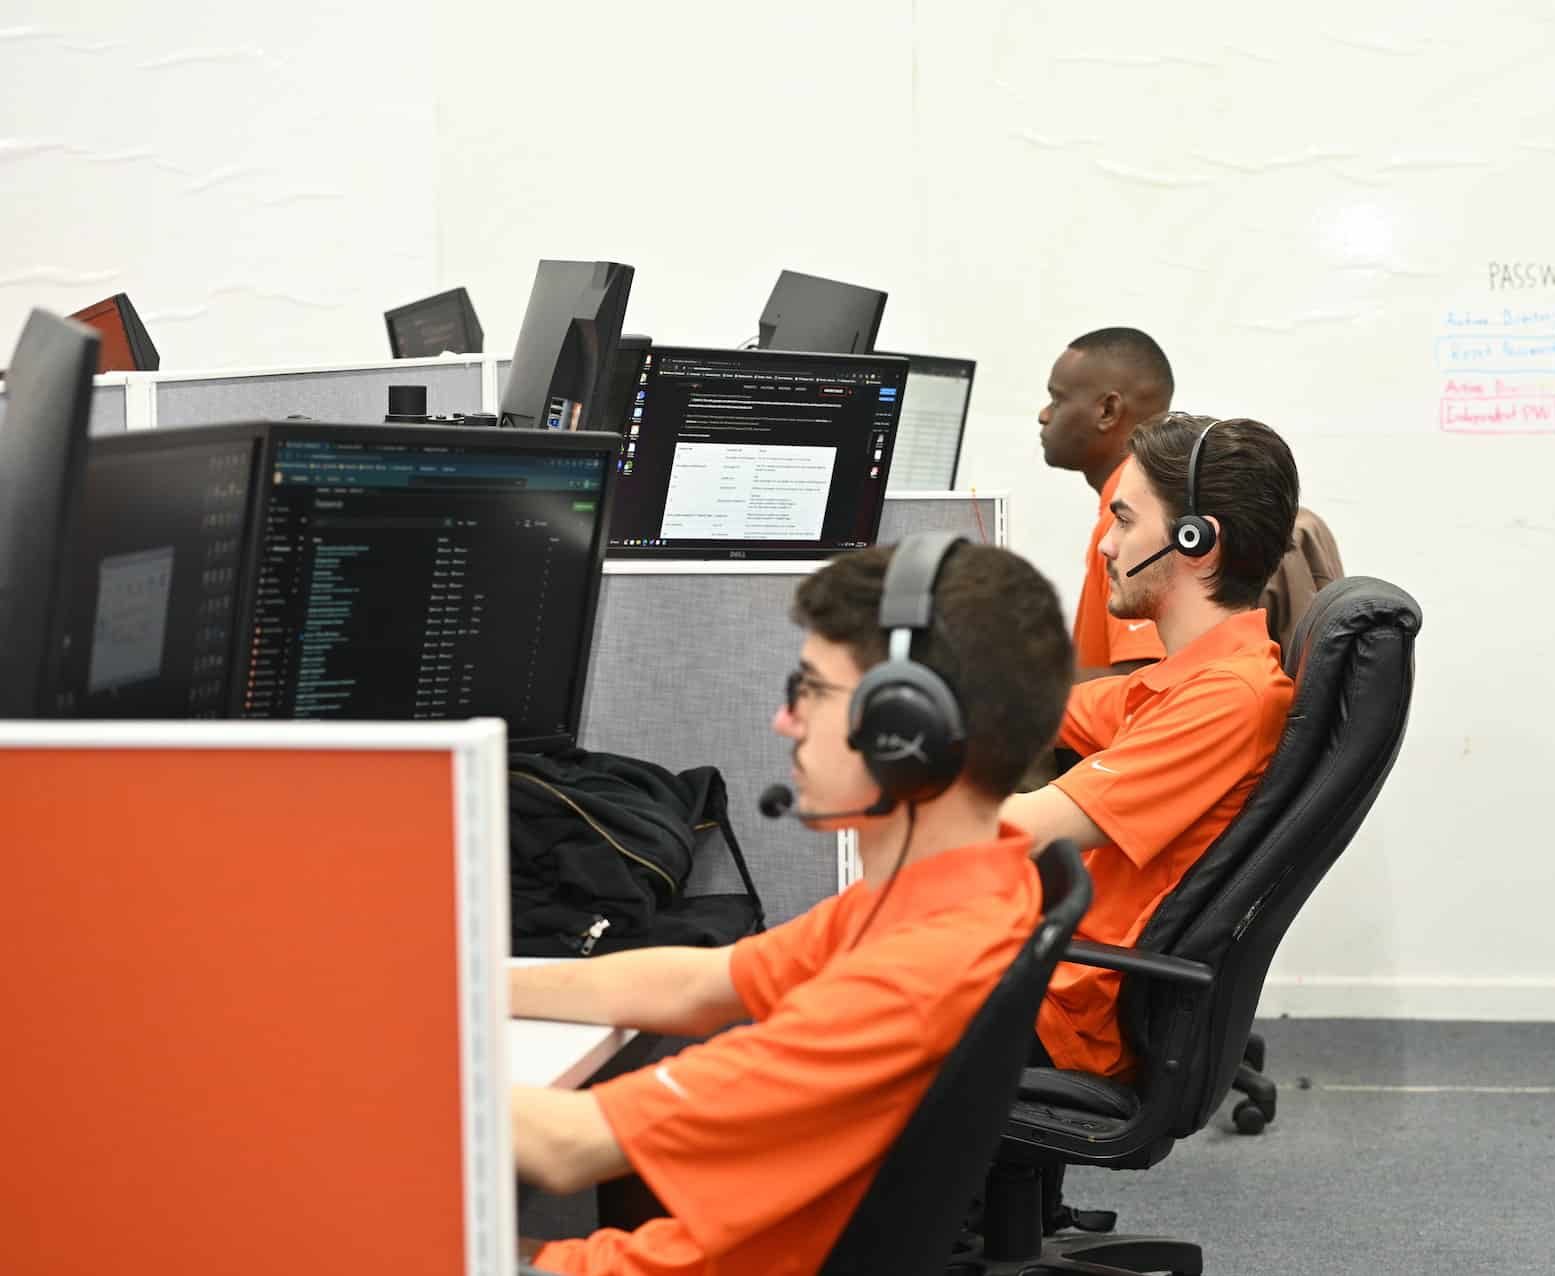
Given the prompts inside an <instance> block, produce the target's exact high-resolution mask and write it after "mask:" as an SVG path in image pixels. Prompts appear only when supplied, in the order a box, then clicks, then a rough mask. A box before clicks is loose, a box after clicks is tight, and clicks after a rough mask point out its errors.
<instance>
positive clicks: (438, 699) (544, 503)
mask: <svg viewBox="0 0 1555 1276" xmlns="http://www.w3.org/2000/svg"><path fill="white" fill-rule="evenodd" d="M93 442H94V447H93V449H92V455H91V457H90V459H89V463H88V476H87V484H88V496H87V501H88V504H87V517H86V518H84V519H82V520H80V521H81V522H82V523H84V524H86V525H87V526H86V527H85V528H84V530H83V534H82V536H81V537H80V538H79V541H78V547H77V550H76V553H75V554H74V555H73V557H72V561H71V571H70V576H69V581H70V589H71V594H72V598H73V602H74V605H73V607H72V609H71V612H70V617H71V625H72V629H71V632H72V633H73V635H74V636H75V641H74V643H73V647H74V649H75V657H76V658H75V660H74V661H73V663H72V664H71V666H70V667H69V669H68V670H67V671H66V675H67V676H66V677H64V678H62V679H61V680H60V683H59V686H58V694H57V697H56V704H57V711H58V712H60V713H64V714H71V715H73V716H94V717H151V718H156V717H201V716H210V717H214V716H233V717H244V718H288V719H290V718H309V719H373V718H381V719H392V720H410V719H434V718H468V717H475V716H480V715H491V716H496V717H501V718H504V719H505V720H506V721H507V724H508V736H509V742H510V743H511V744H512V745H513V747H515V748H522V749H526V750H546V749H553V748H559V747H563V746H565V745H568V744H571V743H573V742H575V740H576V737H577V729H578V722H579V719H580V717H581V714H582V706H583V689H584V676H585V674H586V671H587V662H588V653H589V647H590V640H591V638H592V634H593V618H594V609H595V605H596V602H597V599H598V591H599V578H600V574H601V559H602V557H603V554H604V526H605V512H606V507H607V503H608V501H609V498H610V493H611V490H612V488H613V486H614V482H615V479H616V469H615V459H616V453H617V452H618V450H619V449H620V446H621V440H620V438H619V436H616V435H601V434H592V433H570V432H563V433H557V434H550V433H515V432H498V431H493V430H489V429H480V428H474V429H469V428H462V427H443V426H425V427H424V426H410V425H390V426H384V425H373V426H367V425H332V424H324V423H316V422H290V421H288V422H260V423H255V424H250V425H234V426H203V427H194V428H189V429H182V430H167V431H146V432H141V433H136V434H129V435H122V436H115V437H111V438H101V439H96V440H94V441H93Z"/></svg>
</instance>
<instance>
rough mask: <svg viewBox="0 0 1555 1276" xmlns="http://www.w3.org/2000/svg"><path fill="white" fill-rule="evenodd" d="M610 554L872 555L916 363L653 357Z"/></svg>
mask: <svg viewBox="0 0 1555 1276" xmlns="http://www.w3.org/2000/svg"><path fill="white" fill-rule="evenodd" d="M646 363H647V366H646V368H645V370H644V372H643V373H642V374H640V375H641V384H640V386H639V388H638V392H637V396H636V398H637V401H636V403H635V404H634V405H633V407H632V419H631V422H630V423H629V424H628V426H627V434H626V440H625V444H624V448H623V451H622V454H621V457H620V459H619V461H618V465H619V467H620V471H621V475H620V480H621V481H620V484H619V487H618V489H617V493H616V501H615V506H614V509H613V511H612V514H611V522H610V556H611V557H613V558H644V559H677V558H700V559H724V560H734V561H740V560H758V561H759V560H764V559H815V558H827V557H829V556H831V555H832V554H835V553H837V552H838V551H839V550H845V549H857V548H861V547H863V546H866V545H870V544H873V543H874V540H875V537H876V535H877V533H878V532H879V529H880V515H881V512H882V510H883V508H884V501H885V492H886V484H887V482H888V481H889V477H890V471H891V457H892V452H893V450H894V448H895V443H896V431H897V421H898V417H899V414H900V412H901V408H902V392H903V387H904V385H905V383H906V380H907V360H906V359H902V358H897V357H894V356H890V355H825V354H793V353H786V352H779V351H766V350H706V349H694V348H691V347H687V346H655V347H654V348H653V349H652V350H651V351H650V352H649V353H648V356H647V360H646Z"/></svg>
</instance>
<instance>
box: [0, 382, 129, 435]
mask: <svg viewBox="0 0 1555 1276" xmlns="http://www.w3.org/2000/svg"><path fill="white" fill-rule="evenodd" d="M125 394H126V392H125V387H124V382H123V380H122V379H116V380H108V379H105V378H103V377H98V378H97V380H96V384H95V385H93V387H92V414H91V416H90V417H89V418H88V423H87V428H88V429H89V430H91V432H92V433H93V434H123V433H124V426H125V418H126V412H125ZM4 424H5V389H4V383H3V382H0V426H3V425H4Z"/></svg>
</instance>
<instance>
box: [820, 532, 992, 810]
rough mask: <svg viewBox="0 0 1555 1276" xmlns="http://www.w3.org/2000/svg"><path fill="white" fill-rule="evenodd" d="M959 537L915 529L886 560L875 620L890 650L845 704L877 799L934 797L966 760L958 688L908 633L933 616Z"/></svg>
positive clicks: (926, 625) (851, 737)
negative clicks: (938, 585)
mask: <svg viewBox="0 0 1555 1276" xmlns="http://www.w3.org/2000/svg"><path fill="white" fill-rule="evenodd" d="M963 539H964V538H963V537H962V536H960V535H958V534H957V533H955V532H918V533H916V534H914V535H912V536H909V537H907V538H906V539H904V540H903V541H902V542H901V543H900V544H899V545H897V547H896V552H895V553H894V554H892V555H891V561H890V563H889V564H888V565H887V567H886V573H885V581H884V583H883V585H882V587H881V593H880V627H881V628H882V629H884V630H885V631H886V633H887V634H888V635H889V646H888V648H887V651H888V653H889V654H888V656H887V658H886V659H885V660H883V661H881V663H879V664H878V665H876V666H875V667H874V668H872V669H870V670H869V671H868V672H867V673H866V674H865V675H864V677H863V679H862V680H861V681H860V682H859V685H858V686H857V687H856V688H855V689H854V691H853V698H852V700H851V701H850V703H849V705H848V747H849V748H851V749H855V750H857V751H858V752H859V753H861V754H863V756H864V765H865V766H866V767H868V768H869V773H870V775H871V776H873V777H874V779H875V783H876V784H878V785H879V786H880V796H881V804H882V805H883V804H884V803H886V802H890V803H892V804H893V805H894V804H895V803H898V802H927V801H929V800H930V799H931V798H936V797H938V796H939V795H940V794H941V793H943V792H944V791H945V790H946V789H948V788H949V787H950V786H951V785H952V784H954V783H955V780H956V777H957V776H958V775H960V774H961V768H962V766H963V764H964V763H965V762H966V726H965V724H964V722H963V719H962V714H961V703H960V701H958V700H957V699H956V693H955V692H954V691H952V690H951V688H950V686H949V685H948V684H947V683H946V682H945V680H944V679H943V678H941V677H940V676H939V674H937V673H935V672H934V670H932V669H930V668H929V667H928V666H927V665H925V664H920V663H919V662H918V661H916V660H914V659H913V656H912V643H913V636H914V635H915V634H916V633H919V632H926V631H928V630H929V629H930V627H931V626H932V625H933V622H934V582H935V580H936V579H937V578H938V577H939V573H940V570H941V569H942V568H943V566H944V564H945V560H946V559H947V558H948V557H949V556H950V552H951V551H952V550H953V549H954V548H955V547H956V545H958V544H959V543H960V542H961V541H962V540H963Z"/></svg>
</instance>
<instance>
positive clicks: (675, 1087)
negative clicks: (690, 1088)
mask: <svg viewBox="0 0 1555 1276" xmlns="http://www.w3.org/2000/svg"><path fill="white" fill-rule="evenodd" d="M653 1079H654V1080H655V1081H657V1082H658V1083H659V1084H660V1085H661V1086H663V1087H664V1088H665V1089H666V1090H669V1091H671V1092H673V1093H674V1094H677V1095H679V1096H680V1097H681V1098H682V1099H689V1098H690V1097H691V1096H690V1095H689V1094H687V1093H686V1092H685V1091H684V1090H683V1089H681V1086H680V1082H679V1081H677V1080H675V1078H674V1077H672V1076H670V1070H669V1069H668V1068H666V1067H665V1066H664V1065H663V1064H662V1063H661V1064H660V1065H659V1066H658V1067H657V1068H655V1069H654V1070H653Z"/></svg>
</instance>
